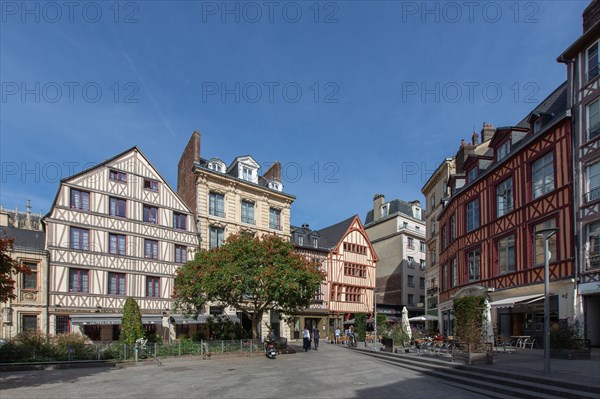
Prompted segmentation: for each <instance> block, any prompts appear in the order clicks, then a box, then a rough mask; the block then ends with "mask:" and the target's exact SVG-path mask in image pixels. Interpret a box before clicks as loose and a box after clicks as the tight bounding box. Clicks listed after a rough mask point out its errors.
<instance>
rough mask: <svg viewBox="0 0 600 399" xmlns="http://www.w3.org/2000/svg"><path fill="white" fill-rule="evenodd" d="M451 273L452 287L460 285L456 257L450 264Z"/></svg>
mask: <svg viewBox="0 0 600 399" xmlns="http://www.w3.org/2000/svg"><path fill="white" fill-rule="evenodd" d="M450 273H451V274H452V280H451V282H452V287H456V286H457V285H458V267H457V265H456V258H454V259H452V263H451V264H450Z"/></svg>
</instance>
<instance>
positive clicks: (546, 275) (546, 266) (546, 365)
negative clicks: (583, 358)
mask: <svg viewBox="0 0 600 399" xmlns="http://www.w3.org/2000/svg"><path fill="white" fill-rule="evenodd" d="M558 230H559V229H558V228H556V227H553V228H549V229H543V230H538V231H536V232H535V233H534V235H535V236H540V237H542V238H543V239H544V373H545V374H550V266H549V264H550V253H549V252H550V251H549V250H548V240H550V237H552V236H553V235H555V234H556V233H557V232H558Z"/></svg>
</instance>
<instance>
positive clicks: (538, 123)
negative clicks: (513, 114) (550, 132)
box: [533, 118, 542, 133]
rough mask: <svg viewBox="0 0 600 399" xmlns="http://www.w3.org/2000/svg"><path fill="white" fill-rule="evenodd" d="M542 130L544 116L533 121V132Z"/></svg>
mask: <svg viewBox="0 0 600 399" xmlns="http://www.w3.org/2000/svg"><path fill="white" fill-rule="evenodd" d="M540 130H542V118H537V119H536V120H535V122H533V133H537V132H539V131H540Z"/></svg>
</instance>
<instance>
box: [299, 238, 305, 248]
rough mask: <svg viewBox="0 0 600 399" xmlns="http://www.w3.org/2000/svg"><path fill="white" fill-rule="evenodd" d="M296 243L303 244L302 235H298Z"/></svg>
mask: <svg viewBox="0 0 600 399" xmlns="http://www.w3.org/2000/svg"><path fill="white" fill-rule="evenodd" d="M298 245H301V246H302V245H304V236H298Z"/></svg>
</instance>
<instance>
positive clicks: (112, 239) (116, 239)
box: [108, 233, 127, 255]
mask: <svg viewBox="0 0 600 399" xmlns="http://www.w3.org/2000/svg"><path fill="white" fill-rule="evenodd" d="M126 242H127V240H126V238H125V235H123V234H114V233H110V234H109V235H108V252H109V253H111V254H113V255H127V254H126V250H125V248H126Z"/></svg>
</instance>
